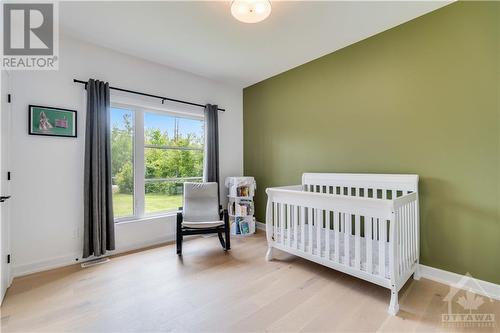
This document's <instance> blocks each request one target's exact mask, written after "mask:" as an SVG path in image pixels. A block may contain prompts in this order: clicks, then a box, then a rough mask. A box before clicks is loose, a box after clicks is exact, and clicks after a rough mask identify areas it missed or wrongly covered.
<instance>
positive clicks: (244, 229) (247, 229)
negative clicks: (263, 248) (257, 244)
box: [240, 222, 250, 235]
mask: <svg viewBox="0 0 500 333" xmlns="http://www.w3.org/2000/svg"><path fill="white" fill-rule="evenodd" d="M240 232H241V234H242V235H245V234H249V233H250V227H249V225H248V222H240Z"/></svg>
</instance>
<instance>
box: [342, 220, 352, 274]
mask: <svg viewBox="0 0 500 333" xmlns="http://www.w3.org/2000/svg"><path fill="white" fill-rule="evenodd" d="M343 215H344V264H345V265H346V266H351V253H350V252H351V248H350V244H349V241H350V238H351V237H350V236H351V214H347V213H344V214H343Z"/></svg>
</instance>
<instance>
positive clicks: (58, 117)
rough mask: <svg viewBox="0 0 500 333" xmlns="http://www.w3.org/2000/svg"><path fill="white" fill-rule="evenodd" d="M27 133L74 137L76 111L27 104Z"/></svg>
mask: <svg viewBox="0 0 500 333" xmlns="http://www.w3.org/2000/svg"><path fill="white" fill-rule="evenodd" d="M28 126H29V134H31V135H47V136H64V137H72V138H76V128H77V127H76V111H75V110H67V109H61V108H51V107H47V106H39V105H30V106H29V124H28Z"/></svg>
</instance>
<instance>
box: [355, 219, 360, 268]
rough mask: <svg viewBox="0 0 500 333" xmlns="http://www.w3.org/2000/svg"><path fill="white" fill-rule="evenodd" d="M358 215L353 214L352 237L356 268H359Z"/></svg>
mask: <svg viewBox="0 0 500 333" xmlns="http://www.w3.org/2000/svg"><path fill="white" fill-rule="evenodd" d="M360 218H361V217H360V216H359V215H357V214H356V215H355V216H354V237H355V243H354V265H355V267H356V269H360V268H361V222H360Z"/></svg>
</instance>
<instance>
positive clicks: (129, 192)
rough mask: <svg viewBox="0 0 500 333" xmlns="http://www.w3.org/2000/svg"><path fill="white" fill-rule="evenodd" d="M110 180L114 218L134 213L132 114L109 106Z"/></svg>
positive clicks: (129, 111)
mask: <svg viewBox="0 0 500 333" xmlns="http://www.w3.org/2000/svg"><path fill="white" fill-rule="evenodd" d="M111 180H112V185H113V211H114V215H115V218H123V217H128V216H133V215H134V114H133V112H132V111H131V110H127V109H122V108H111Z"/></svg>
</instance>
